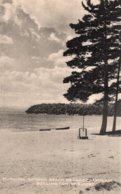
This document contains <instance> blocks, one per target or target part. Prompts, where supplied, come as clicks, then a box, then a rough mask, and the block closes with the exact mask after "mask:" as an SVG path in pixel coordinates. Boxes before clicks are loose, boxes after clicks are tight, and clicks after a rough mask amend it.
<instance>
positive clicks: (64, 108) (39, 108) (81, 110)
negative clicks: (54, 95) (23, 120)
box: [26, 101, 121, 116]
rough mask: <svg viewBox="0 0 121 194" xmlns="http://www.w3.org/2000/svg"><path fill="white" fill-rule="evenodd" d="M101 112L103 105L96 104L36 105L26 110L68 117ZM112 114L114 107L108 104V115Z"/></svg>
mask: <svg viewBox="0 0 121 194" xmlns="http://www.w3.org/2000/svg"><path fill="white" fill-rule="evenodd" d="M102 111H103V105H102V104H99V103H96V104H74V103H70V104H62V103H58V104H38V105H34V106H31V107H30V108H28V110H26V113H28V114H56V115H59V114H69V115H74V114H78V115H101V114H102ZM113 114H114V105H113V104H109V111H108V115H109V116H112V115H113ZM117 115H118V116H121V101H120V102H119V103H118V111H117Z"/></svg>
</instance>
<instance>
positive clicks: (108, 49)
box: [64, 0, 120, 134]
mask: <svg viewBox="0 0 121 194" xmlns="http://www.w3.org/2000/svg"><path fill="white" fill-rule="evenodd" d="M119 4H120V2H119V1H118V0H117V1H108V0H102V1H100V3H99V4H98V5H93V4H92V3H91V0H87V5H85V4H83V7H84V9H85V10H86V11H87V12H88V14H86V15H85V16H84V17H83V18H82V20H79V21H78V23H77V24H70V27H71V28H72V29H74V30H75V33H77V34H78V35H79V36H77V37H76V38H74V39H72V40H70V41H68V42H67V48H68V49H67V50H66V51H65V52H64V56H68V55H75V57H74V58H73V59H72V60H71V61H69V62H67V65H68V66H70V67H71V68H78V69H79V70H78V71H73V72H72V74H71V75H70V76H69V77H66V78H65V79H64V83H69V82H70V83H71V87H70V88H69V89H68V92H67V93H66V94H65V95H64V96H65V97H66V98H67V99H68V100H76V99H80V100H82V101H87V100H88V98H89V97H90V96H91V95H92V94H98V93H103V98H102V100H103V119H102V126H101V130H100V134H105V132H106V127H107V115H108V101H109V100H110V96H111V95H112V90H113V89H112V90H111V89H110V87H109V81H110V80H113V79H114V78H115V76H116V67H117V62H115V63H114V62H110V61H114V60H115V59H116V58H117V57H118V56H119V55H120V51H119V49H118V46H119V45H118V43H117V42H116V40H117V39H118V38H119V35H117V31H118V28H119V27H116V25H115V27H114V26H113V25H112V22H113V21H114V18H115V21H117V18H116V17H117V14H119V13H120V8H119ZM116 8H117V12H115V9H116ZM111 88H113V84H112V85H111Z"/></svg>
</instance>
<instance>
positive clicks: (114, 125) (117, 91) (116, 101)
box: [112, 58, 121, 132]
mask: <svg viewBox="0 0 121 194" xmlns="http://www.w3.org/2000/svg"><path fill="white" fill-rule="evenodd" d="M120 63H121V58H120V61H119V65H118V75H117V87H116V99H115V105H114V119H113V128H112V131H113V132H115V131H116V121H117V103H118V93H119V81H120V68H121V67H120Z"/></svg>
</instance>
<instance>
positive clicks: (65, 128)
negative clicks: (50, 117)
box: [55, 127, 70, 130]
mask: <svg viewBox="0 0 121 194" xmlns="http://www.w3.org/2000/svg"><path fill="white" fill-rule="evenodd" d="M55 129H56V130H68V129H70V127H61V128H55Z"/></svg>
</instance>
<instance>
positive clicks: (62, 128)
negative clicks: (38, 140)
mask: <svg viewBox="0 0 121 194" xmlns="http://www.w3.org/2000/svg"><path fill="white" fill-rule="evenodd" d="M68 129H70V127H60V128H49V129H40V130H39V131H51V130H68Z"/></svg>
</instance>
